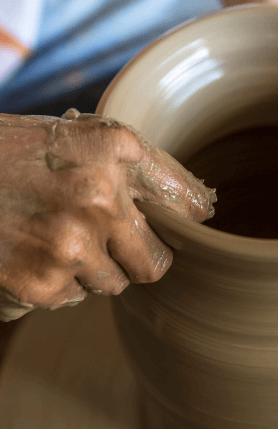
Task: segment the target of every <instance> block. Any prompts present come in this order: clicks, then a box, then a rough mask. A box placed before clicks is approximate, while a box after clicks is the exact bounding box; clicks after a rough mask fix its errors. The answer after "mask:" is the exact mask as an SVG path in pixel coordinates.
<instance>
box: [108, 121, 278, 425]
mask: <svg viewBox="0 0 278 429" xmlns="http://www.w3.org/2000/svg"><path fill="white" fill-rule="evenodd" d="M277 131H278V129H277V128H276V127H260V128H253V129H246V130H244V131H241V132H237V133H235V134H232V135H228V136H226V137H225V138H221V139H219V140H217V141H216V142H214V143H212V144H210V145H208V146H207V148H205V149H203V150H201V151H200V152H199V153H197V154H196V155H195V156H194V157H192V158H191V159H189V160H188V161H186V162H184V161H182V163H183V165H184V166H185V167H186V168H188V169H190V170H191V171H192V172H193V174H194V175H197V176H198V177H205V178H206V184H207V186H211V185H212V183H213V185H215V186H216V187H217V194H218V202H217V207H216V214H215V217H214V218H212V219H209V220H206V221H205V225H196V224H194V223H190V222H188V221H184V220H183V219H181V218H178V217H176V216H174V215H173V216H172V215H171V214H169V213H166V212H163V213H162V210H161V209H160V212H159V211H158V210H157V209H156V207H155V206H153V207H149V208H147V207H140V209H141V210H143V212H144V213H145V215H146V219H147V221H148V222H149V223H150V225H151V226H152V227H153V228H154V230H155V231H156V232H157V233H158V235H159V236H161V237H162V238H163V239H164V240H166V242H168V243H169V244H170V242H172V245H173V247H174V248H175V249H176V250H175V253H174V260H173V264H172V266H171V268H170V269H169V271H168V272H167V273H166V274H165V275H164V277H163V278H162V279H160V280H159V281H158V282H156V283H154V284H152V285H146V284H145V285H141V286H140V287H135V285H133V286H132V287H130V288H127V289H126V291H124V292H123V294H122V295H121V296H119V297H116V299H114V300H113V307H114V314H115V320H116V323H117V326H118V329H119V332H120V335H121V339H122V342H123V344H124V348H125V350H126V351H127V354H128V356H129V359H130V362H131V364H132V367H133V369H134V371H135V374H136V376H137V380H138V383H139V385H140V389H141V393H140V401H139V407H140V425H141V426H140V427H141V428H142V429H247V428H248V429H256V428H260V429H276V428H277V427H278V363H277V356H278V340H277V338H278V336H277V334H278V312H277V308H278V287H277V285H278V284H277V279H278V251H277V250H278V242H277V240H274V239H275V238H276V239H277V238H278V233H277V230H278V228H277V221H276V218H277V217H276V216H275V195H276V183H277V181H276V179H275V175H276V174H277V173H276V172H277V159H278V156H277V155H278V149H277ZM208 226H210V228H208ZM220 230H221V231H223V232H220ZM224 232H228V233H229V234H226V233H224ZM234 234H237V235H234ZM248 237H252V239H251V238H248ZM262 237H263V238H268V239H269V238H270V239H273V240H260V239H258V238H262ZM254 238H255V239H254Z"/></svg>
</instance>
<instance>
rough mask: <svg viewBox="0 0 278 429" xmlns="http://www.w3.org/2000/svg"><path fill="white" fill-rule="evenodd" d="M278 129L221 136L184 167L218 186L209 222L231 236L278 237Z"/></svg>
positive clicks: (269, 128) (212, 185) (207, 182)
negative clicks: (277, 209)
mask: <svg viewBox="0 0 278 429" xmlns="http://www.w3.org/2000/svg"><path fill="white" fill-rule="evenodd" d="M277 139H278V128H277V127H260V128H256V129H249V130H245V131H241V132H238V133H235V134H232V135H230V136H227V137H224V138H221V139H220V140H218V141H216V142H215V143H213V144H211V145H209V146H208V147H206V148H204V149H203V150H201V151H200V152H199V153H197V154H196V155H194V156H193V157H192V158H191V159H190V160H189V161H187V162H186V163H185V164H184V166H185V167H186V168H187V169H188V170H190V171H191V172H192V173H193V174H194V175H195V176H196V177H198V178H200V179H205V184H206V186H208V187H211V188H216V189H217V191H216V193H217V197H218V201H217V202H216V203H215V204H214V207H215V215H214V217H213V218H212V219H209V220H207V221H205V222H204V224H205V225H207V226H210V227H211V228H215V229H218V230H220V231H225V232H229V233H231V234H237V235H242V236H246V237H253V238H267V239H278V221H277V211H276V206H277V172H278V144H277Z"/></svg>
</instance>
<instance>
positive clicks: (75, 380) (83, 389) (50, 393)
mask: <svg viewBox="0 0 278 429" xmlns="http://www.w3.org/2000/svg"><path fill="white" fill-rule="evenodd" d="M136 394H137V391H136V383H135V380H134V378H133V375H132V372H131V370H130V369H129V366H128V363H127V362H126V359H125V356H124V355H123V353H122V348H121V344H120V342H119V340H118V337H117V333H116V330H115V326H114V322H113V316H112V312H111V307H110V298H107V297H99V296H97V297H95V296H89V297H88V298H87V299H86V300H85V302H83V303H82V304H79V305H78V306H77V307H74V308H63V309H60V310H56V311H54V312H50V311H43V310H36V311H34V312H33V313H31V314H30V315H28V316H25V318H24V319H23V322H22V324H21V326H20V327H19V329H18V330H17V332H16V334H15V336H14V338H13V341H12V342H11V344H10V347H9V350H8V353H7V357H6V359H5V361H4V364H3V367H2V371H1V375H0V404H1V405H0V409H1V412H0V423H1V425H0V427H1V428H3V429H4V428H5V429H17V428H18V429H19V428H20V429H25V428H26V429H31V428H40V429H50V428H51V429H65V428H66V429H71V428H72V429H76V427H78V428H80V429H92V428H94V429H112V428H113V429H118V428H119V429H120V428H121V429H135V428H136V423H135V422H136V402H137V401H136Z"/></svg>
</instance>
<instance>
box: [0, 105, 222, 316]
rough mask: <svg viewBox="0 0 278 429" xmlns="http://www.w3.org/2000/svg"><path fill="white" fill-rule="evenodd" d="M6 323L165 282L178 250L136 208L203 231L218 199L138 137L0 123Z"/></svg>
mask: <svg viewBox="0 0 278 429" xmlns="http://www.w3.org/2000/svg"><path fill="white" fill-rule="evenodd" d="M0 151H1V158H0V164H1V165H0V167H1V168H0V239H1V241H0V319H1V320H5V321H8V320H11V319H16V318H18V317H20V316H21V315H22V314H25V313H26V312H28V311H31V310H32V309H33V308H36V307H43V308H49V309H56V308H58V307H61V306H64V305H75V304H77V303H78V302H80V301H82V300H83V299H84V298H85V296H86V294H87V292H93V293H95V294H100V293H103V294H104V295H110V294H112V295H117V294H119V293H120V292H121V291H122V290H123V289H124V288H125V287H127V286H128V284H129V283H130V282H133V283H147V282H154V281H156V280H158V279H159V278H160V277H161V276H162V275H163V274H164V273H165V272H166V271H167V269H168V268H169V266H170V265H171V262H172V251H171V249H170V248H169V247H168V246H167V245H165V244H164V243H163V242H162V241H161V240H160V239H159V238H158V237H157V236H156V235H155V233H154V232H153V231H152V230H151V228H150V227H149V226H148V224H147V222H146V220H145V217H144V215H143V214H142V213H141V212H140V211H139V210H138V209H137V207H136V205H135V204H134V200H135V199H139V200H151V201H154V202H157V203H159V204H161V205H163V206H166V207H168V208H169V209H171V210H173V211H175V212H176V213H178V214H180V215H181V216H184V217H186V218H189V219H193V220H195V221H197V222H202V221H204V220H205V219H206V218H208V217H211V216H212V215H213V213H214V209H213V206H212V203H213V202H215V201H216V196H215V192H214V191H213V190H211V189H208V188H206V187H205V186H204V184H203V183H202V182H201V181H200V180H198V179H196V178H194V176H193V175H192V174H191V173H189V172H187V171H186V170H185V169H184V168H183V167H182V166H181V165H180V164H179V163H178V162H177V161H175V160H174V159H173V158H172V157H171V156H169V155H168V154H167V153H166V152H164V151H163V150H161V149H159V148H158V147H156V146H155V145H154V144H152V143H150V142H148V141H147V140H146V139H145V138H144V137H142V136H141V135H140V134H139V133H137V132H136V131H135V130H134V129H133V128H131V127H129V126H125V125H124V124H122V123H119V122H117V121H115V120H113V119H111V118H107V117H106V118H103V117H101V116H99V115H93V114H80V113H79V112H78V111H77V110H76V109H70V110H68V111H67V112H66V113H65V114H64V115H63V117H62V118H57V117H49V116H20V115H6V114H0Z"/></svg>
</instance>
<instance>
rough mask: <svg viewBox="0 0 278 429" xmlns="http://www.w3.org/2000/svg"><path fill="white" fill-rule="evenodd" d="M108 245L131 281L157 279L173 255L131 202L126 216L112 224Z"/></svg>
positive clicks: (162, 273)
mask: <svg viewBox="0 0 278 429" xmlns="http://www.w3.org/2000/svg"><path fill="white" fill-rule="evenodd" d="M108 249H109V252H110V254H111V256H112V258H113V259H114V260H115V261H117V262H118V263H119V264H120V265H121V266H122V267H123V268H124V270H125V271H126V272H127V274H128V276H129V278H130V280H131V282H132V283H151V282H155V281H157V280H159V279H160V278H161V277H162V276H163V275H164V273H165V272H166V271H167V270H168V268H169V267H170V265H171V263H172V259H173V253H172V250H171V249H170V247H168V246H167V245H166V244H164V243H163V242H162V241H161V240H160V239H159V238H158V237H157V236H156V234H155V233H154V232H153V231H152V229H151V228H150V227H149V225H148V224H147V222H146V221H145V217H144V215H143V214H142V213H140V212H139V210H138V209H137V208H136V206H135V205H134V204H133V203H131V209H130V211H129V215H128V217H127V218H126V219H125V220H124V221H121V222H118V223H117V225H116V226H115V228H114V230H113V232H112V236H111V239H110V240H109V242H108Z"/></svg>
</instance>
